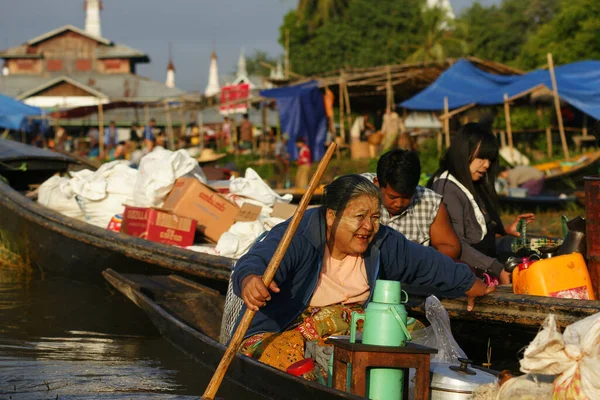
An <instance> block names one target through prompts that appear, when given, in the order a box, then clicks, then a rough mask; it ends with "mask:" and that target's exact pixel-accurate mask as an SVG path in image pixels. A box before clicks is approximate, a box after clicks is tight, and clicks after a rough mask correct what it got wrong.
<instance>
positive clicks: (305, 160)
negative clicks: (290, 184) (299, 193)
mask: <svg viewBox="0 0 600 400" xmlns="http://www.w3.org/2000/svg"><path fill="white" fill-rule="evenodd" d="M296 146H297V147H298V160H297V161H296V164H297V165H298V169H297V170H296V187H297V188H300V189H306V188H307V187H308V181H309V178H310V166H311V164H312V154H311V152H310V147H308V145H307V144H306V140H305V139H304V138H303V137H298V138H296Z"/></svg>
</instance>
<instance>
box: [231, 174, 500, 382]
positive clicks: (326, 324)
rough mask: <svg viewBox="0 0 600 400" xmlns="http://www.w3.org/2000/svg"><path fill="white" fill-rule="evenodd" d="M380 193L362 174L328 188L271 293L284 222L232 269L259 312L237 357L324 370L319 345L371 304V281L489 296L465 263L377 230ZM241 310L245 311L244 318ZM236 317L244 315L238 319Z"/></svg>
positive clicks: (237, 287) (324, 349) (239, 291)
mask: <svg viewBox="0 0 600 400" xmlns="http://www.w3.org/2000/svg"><path fill="white" fill-rule="evenodd" d="M380 207H381V197H380V192H379V189H378V188H377V187H376V186H375V185H374V184H373V183H372V182H370V181H369V180H368V179H366V178H364V177H362V176H360V175H345V176H342V177H340V178H338V179H336V180H335V181H333V182H332V183H331V184H329V185H328V186H326V187H325V191H324V196H323V202H322V205H321V207H319V208H315V209H311V210H308V211H307V212H306V213H305V215H304V216H303V218H302V221H301V222H300V225H299V227H298V230H297V232H296V234H295V236H294V237H293V239H292V242H291V245H290V247H289V249H288V251H287V252H286V254H285V256H284V258H283V260H282V262H281V264H280V267H279V269H278V271H277V273H276V275H275V279H274V281H273V283H272V284H271V285H270V287H269V288H267V287H265V285H264V284H263V282H262V279H261V276H262V274H263V273H264V271H265V269H266V267H267V265H268V263H269V261H270V259H271V257H272V256H273V253H274V251H275V249H276V247H277V245H278V243H279V241H280V240H281V237H282V235H283V233H284V231H285V229H286V228H287V225H288V223H289V221H287V222H285V223H282V224H280V225H278V226H276V227H275V228H273V230H272V231H271V232H270V233H269V234H268V235H267V236H266V238H265V239H264V240H263V241H262V242H259V243H257V244H256V245H255V246H254V247H253V248H252V249H251V250H250V251H249V252H248V253H247V254H246V255H245V256H243V257H242V258H241V259H240V260H239V261H238V262H237V264H236V267H235V269H234V272H233V275H232V278H231V279H232V283H233V286H234V291H235V294H236V295H238V296H239V297H241V298H242V299H243V300H244V303H245V307H248V308H250V309H252V310H256V311H257V313H256V315H255V317H254V320H253V321H252V324H251V326H250V328H249V329H248V332H247V335H246V340H245V342H244V343H243V344H242V347H241V349H240V351H241V352H242V353H244V354H246V355H248V356H251V357H254V358H257V359H259V360H260V361H263V362H265V363H267V364H269V365H272V366H274V367H276V368H279V369H282V370H285V369H286V368H287V367H288V366H289V365H291V364H292V363H294V362H297V361H299V360H302V359H303V358H304V357H305V354H306V355H307V356H312V357H313V358H315V359H316V361H317V362H318V363H319V364H320V365H321V366H322V367H324V365H323V363H326V360H327V359H328V357H327V354H328V353H330V350H328V346H324V345H323V342H324V339H326V338H327V337H328V336H330V335H333V334H346V333H347V331H348V330H349V319H350V315H351V312H352V311H357V310H362V308H363V306H364V305H365V304H366V303H367V302H368V301H369V300H370V298H371V296H372V292H373V289H374V286H375V280H376V279H387V280H398V281H401V282H403V283H409V284H413V285H421V286H427V287H430V288H431V289H432V291H433V290H435V291H436V292H438V293H443V294H445V295H447V296H451V297H452V296H462V295H465V294H466V295H467V296H468V297H469V309H472V307H473V302H474V298H475V297H476V296H483V295H485V294H487V293H489V292H491V291H492V290H493V287H487V286H486V285H485V284H484V283H483V281H481V280H479V279H477V278H475V276H474V275H473V273H472V272H471V271H470V269H469V268H468V267H467V266H466V265H464V264H456V263H455V262H454V261H452V260H451V259H450V258H449V257H447V256H444V255H442V254H441V253H438V252H437V251H435V250H434V249H432V248H426V247H423V246H421V245H419V244H416V243H413V242H411V241H409V240H407V239H406V238H405V237H404V236H403V235H402V234H400V233H398V232H396V231H394V230H393V229H390V228H388V227H386V226H380V224H379V218H380V213H379V212H380V211H379V210H380ZM244 311H245V310H242V313H243V312H244ZM240 315H241V314H240Z"/></svg>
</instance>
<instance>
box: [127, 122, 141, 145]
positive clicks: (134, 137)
mask: <svg viewBox="0 0 600 400" xmlns="http://www.w3.org/2000/svg"><path fill="white" fill-rule="evenodd" d="M139 128H140V124H138V123H137V122H134V123H133V124H132V125H131V130H130V131H129V140H130V141H132V142H135V143H139V142H140V141H141V140H142V138H141V137H140V135H139V134H138V130H139Z"/></svg>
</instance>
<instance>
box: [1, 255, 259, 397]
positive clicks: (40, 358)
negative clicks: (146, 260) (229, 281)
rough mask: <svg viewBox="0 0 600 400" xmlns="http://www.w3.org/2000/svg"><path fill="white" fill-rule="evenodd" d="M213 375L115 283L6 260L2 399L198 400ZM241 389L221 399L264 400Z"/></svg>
mask: <svg viewBox="0 0 600 400" xmlns="http://www.w3.org/2000/svg"><path fill="white" fill-rule="evenodd" d="M211 376H212V371H208V370H207V369H204V368H203V367H202V366H201V364H199V363H197V362H196V361H194V360H192V359H191V358H189V357H188V356H186V355H185V354H184V353H182V352H181V351H180V350H178V349H177V348H175V347H174V346H173V345H171V344H170V343H169V342H167V341H166V340H165V339H162V338H161V337H160V335H159V333H158V331H157V330H156V328H155V327H154V326H153V325H152V324H151V322H150V321H149V319H147V318H146V315H145V314H144V313H143V312H142V311H141V310H140V309H138V308H137V307H136V306H135V305H134V304H133V303H131V302H130V301H129V300H128V299H126V298H125V297H124V296H123V295H121V294H120V293H118V292H115V291H111V290H110V288H109V287H108V285H106V286H105V287H95V286H90V285H86V284H82V283H78V282H73V281H68V280H65V279H60V278H52V277H49V278H46V279H43V278H42V277H40V276H36V275H35V274H26V273H24V272H23V271H22V270H19V269H15V268H14V265H13V267H11V268H6V267H5V266H3V265H2V263H1V262H0V399H78V398H85V399H93V398H96V399H142V398H143V399H147V398H151V399H195V398H199V397H200V395H201V394H202V393H203V392H204V389H205V387H206V384H207V382H208V380H209V379H210V377H211ZM239 390H240V388H237V387H234V386H232V385H231V384H230V383H228V382H224V386H223V387H222V389H221V390H220V391H219V397H223V398H225V399H240V398H244V399H255V398H258V396H257V395H255V394H253V393H252V392H245V393H243V394H242V395H240V394H239V393H240V392H239ZM234 392H235V395H234V394H233V393H234Z"/></svg>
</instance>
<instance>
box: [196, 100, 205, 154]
mask: <svg viewBox="0 0 600 400" xmlns="http://www.w3.org/2000/svg"><path fill="white" fill-rule="evenodd" d="M196 118H197V119H196V121H197V123H198V135H199V136H200V141H199V142H198V143H199V145H200V151H202V149H204V114H203V113H202V110H200V111H198V114H196Z"/></svg>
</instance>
